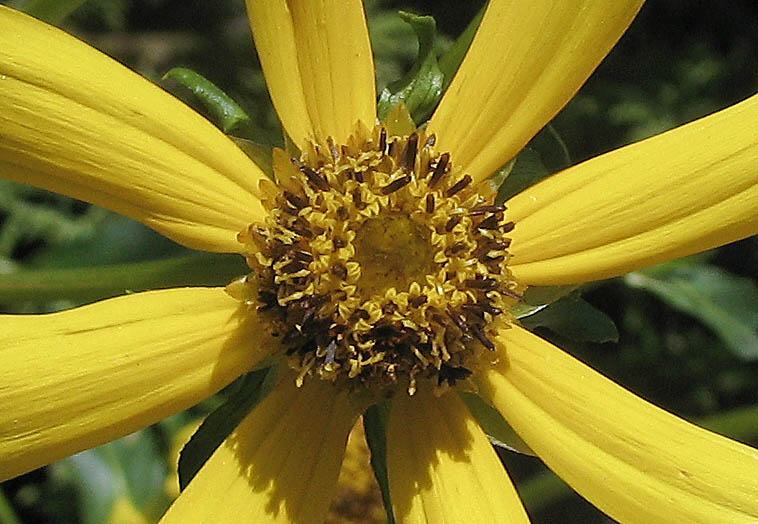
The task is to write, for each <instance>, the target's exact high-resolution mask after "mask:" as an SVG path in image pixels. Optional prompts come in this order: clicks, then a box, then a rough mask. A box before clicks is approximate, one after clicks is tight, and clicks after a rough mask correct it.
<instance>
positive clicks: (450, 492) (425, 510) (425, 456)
mask: <svg viewBox="0 0 758 524" xmlns="http://www.w3.org/2000/svg"><path fill="white" fill-rule="evenodd" d="M387 450H388V457H387V469H388V472H389V480H390V494H391V495H390V496H391V498H392V505H393V508H394V512H395V517H396V518H397V519H398V522H400V523H403V524H426V523H429V524H440V523H450V524H457V523H459V522H466V523H471V524H476V523H481V524H491V523H493V522H502V523H508V524H518V523H519V522H522V523H528V522H529V519H528V518H527V516H526V513H525V512H524V507H523V506H522V505H521V501H520V500H519V498H518V495H517V494H516V491H515V489H514V488H513V484H512V483H511V481H510V479H509V478H508V474H507V473H506V472H505V469H504V468H503V466H502V465H501V464H500V460H499V459H498V457H497V454H496V453H495V451H494V449H493V448H492V445H491V444H490V441H489V439H487V436H486V435H485V434H484V432H483V431H482V430H481V428H480V427H479V425H478V424H477V423H476V421H475V420H474V418H473V417H472V416H471V414H470V413H469V412H468V409H466V406H465V405H464V404H463V402H462V401H461V400H460V399H459V398H458V397H457V396H456V395H455V394H453V393H450V394H446V395H444V396H442V397H440V398H437V397H434V396H433V395H432V394H431V393H429V392H423V391H419V392H418V393H416V395H414V396H413V397H409V396H407V395H405V394H403V395H398V396H397V397H396V398H395V399H394V400H393V402H392V411H391V414H390V423H389V428H388V435H387Z"/></svg>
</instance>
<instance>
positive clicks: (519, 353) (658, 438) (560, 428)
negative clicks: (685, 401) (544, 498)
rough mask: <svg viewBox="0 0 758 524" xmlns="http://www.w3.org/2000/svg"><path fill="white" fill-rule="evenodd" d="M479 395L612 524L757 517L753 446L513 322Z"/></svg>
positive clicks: (708, 522) (708, 523) (703, 523)
mask: <svg viewBox="0 0 758 524" xmlns="http://www.w3.org/2000/svg"><path fill="white" fill-rule="evenodd" d="M498 342H499V344H500V345H501V347H502V349H501V351H502V358H501V361H500V363H499V364H498V365H497V367H496V368H494V369H492V370H491V371H490V372H488V373H487V374H486V376H484V377H482V379H483V380H482V382H483V387H484V389H485V392H486V393H487V394H488V395H489V396H490V397H491V399H492V401H493V403H494V405H495V407H497V409H499V410H500V412H501V413H502V414H503V415H504V416H505V418H506V419H507V420H508V422H509V423H510V424H511V426H513V428H514V429H515V430H516V431H517V432H518V433H519V435H520V436H521V438H523V439H524V441H525V442H526V443H527V444H528V445H529V446H530V447H531V448H532V449H533V450H534V451H535V452H536V453H537V455H538V456H539V457H540V458H541V459H542V460H543V461H544V462H545V463H546V464H547V465H548V466H549V467H550V468H551V469H552V470H553V471H555V472H556V473H557V474H558V475H560V476H561V477H562V478H563V480H565V481H566V482H568V483H569V484H570V485H571V486H572V487H573V488H574V489H576V490H577V491H578V492H579V493H580V494H581V495H582V496H583V497H585V498H586V499H587V500H589V501H590V502H592V503H593V504H594V505H595V506H597V507H598V508H600V509H601V510H603V511H604V512H606V513H607V514H608V515H609V516H611V517H612V518H614V519H616V520H618V521H619V522H623V523H625V524H627V523H630V524H632V523H640V524H656V523H660V524H670V523H672V522H687V523H700V524H713V523H715V522H718V523H724V524H726V523H730V524H737V523H740V524H747V523H751V524H753V523H755V522H758V450H755V449H753V448H750V447H748V446H745V445H742V444H739V443H737V442H734V441H732V440H729V439H727V438H724V437H722V436H719V435H716V434H714V433H711V432H709V431H706V430H704V429H701V428H699V427H697V426H694V425H692V424H690V423H688V422H685V421H684V420H682V419H680V418H678V417H676V416H674V415H671V414H670V413H667V412H666V411H664V410H662V409H660V408H657V407H655V406H653V405H652V404H649V403H647V402H645V401H644V400H642V399H641V398H639V397H637V396H636V395H634V394H632V393H630V392H629V391H627V390H625V389H623V388H622V387H620V386H618V385H617V384H615V383H613V382H612V381H610V380H608V379H606V378H605V377H603V376H602V375H600V374H598V373H596V372H595V371H593V370H592V369H590V368H589V367H587V366H585V365H584V364H582V363H581V362H579V361H577V360H575V359H574V358H573V357H571V356H569V355H568V354H566V353H564V352H563V351H561V350H559V349H558V348H556V347H555V346H553V345H552V344H550V343H548V342H545V341H544V340H542V339H541V338H539V337H537V336H535V335H533V334H531V333H529V332H528V331H526V330H524V329H522V328H518V327H514V328H512V329H510V330H508V331H506V332H504V334H503V336H502V337H501V338H500V340H499V341H498Z"/></svg>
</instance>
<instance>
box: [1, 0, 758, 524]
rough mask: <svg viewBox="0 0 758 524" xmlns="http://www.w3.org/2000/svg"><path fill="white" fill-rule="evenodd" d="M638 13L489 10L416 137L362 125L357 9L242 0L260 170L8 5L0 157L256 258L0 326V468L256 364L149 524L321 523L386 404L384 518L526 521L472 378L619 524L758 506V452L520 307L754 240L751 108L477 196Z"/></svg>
mask: <svg viewBox="0 0 758 524" xmlns="http://www.w3.org/2000/svg"><path fill="white" fill-rule="evenodd" d="M640 4H641V2H640V1H623V2H614V3H608V2H603V1H600V0H583V1H581V2H574V3H568V2H566V3H561V4H560V5H555V3H554V2H547V1H544V2H543V1H538V2H523V1H509V0H492V1H491V2H490V4H489V7H488V9H487V11H486V13H485V16H484V18H483V20H482V23H481V26H480V28H479V31H478V33H477V35H476V37H475V39H474V41H473V42H472V44H471V47H470V49H469V51H468V54H467V55H466V58H465V60H464V61H463V63H462V64H461V67H460V69H459V71H458V73H457V74H456V76H455V78H454V79H453V81H452V83H451V85H450V87H449V89H448V90H447V92H446V94H445V95H444V97H443V98H442V100H441V102H440V105H439V107H438V108H437V109H436V110H435V112H434V114H433V115H432V117H431V119H430V121H429V123H428V125H427V126H426V127H425V128H423V129H419V130H413V129H411V130H408V131H405V130H401V129H399V128H396V127H394V126H393V125H392V124H391V123H382V122H377V119H376V110H375V100H376V96H375V87H374V73H373V63H372V60H371V50H370V45H369V40H368V34H367V30H366V23H365V17H364V13H363V6H362V3H361V2H359V1H356V0H338V1H326V0H307V1H306V0H287V1H285V0H276V1H271V0H248V1H247V7H248V11H249V13H250V16H251V22H252V26H253V33H254V37H255V41H256V46H257V49H258V52H259V54H260V59H261V63H262V66H263V69H264V73H265V74H266V79H267V82H268V85H269V88H270V91H271V96H272V99H273V101H274V105H275V107H276V110H277V113H278V115H279V118H280V119H281V121H282V124H283V126H284V128H285V130H286V132H287V133H288V135H289V136H290V137H291V138H292V140H293V141H294V143H295V144H296V146H297V147H298V148H299V151H300V154H296V155H293V156H290V155H289V154H286V153H284V152H283V151H278V152H276V153H275V157H274V166H275V175H276V182H277V183H276V184H274V183H272V182H270V181H269V180H268V179H267V178H266V176H265V175H264V174H263V172H262V171H261V169H260V168H258V167H257V166H256V165H255V164H253V163H252V162H251V161H250V160H249V159H248V158H247V157H246V156H245V155H244V154H243V153H242V152H241V151H240V150H239V149H237V148H236V146H235V145H234V144H233V143H232V142H231V141H229V140H228V139H227V138H226V137H224V136H223V135H222V134H221V133H220V132H218V131H217V130H215V128H213V127H212V126H211V125H210V124H209V123H208V122H207V121H205V120H204V119H202V118H201V117H200V116H198V115H196V114H195V113H193V112H192V111H191V110H189V109H188V108H186V107H185V106H183V105H182V104H181V103H179V102H178V101H176V100H175V99H173V98H171V97H170V96H168V95H166V94H165V93H163V92H162V91H160V90H159V89H158V88H156V87H155V86H152V85H151V84H149V83H148V82H146V81H144V80H142V79H141V78H139V77H138V76H136V75H134V74H133V73H130V72H128V71H127V70H125V69H124V68H122V67H121V66H119V65H117V64H115V63H114V62H112V61H111V60H109V59H107V58H105V57H104V56H102V55H100V54H99V53H97V52H95V51H93V50H91V49H90V48H88V47H87V46H85V45H83V44H81V43H79V42H78V41H76V40H74V39H73V38H71V37H68V36H66V35H65V34H63V33H61V32H59V31H57V30H54V29H52V28H49V27H46V26H44V25H42V24H40V23H39V22H36V21H33V20H31V19H29V18H27V17H25V16H23V15H20V14H18V13H17V12H15V11H12V10H10V9H7V8H0V173H2V175H3V176H5V177H7V178H10V179H13V180H17V181H23V182H27V183H30V184H34V185H37V186H39V187H43V188H47V189H51V190H54V191H59V192H61V193H65V194H68V195H71V196H75V197H77V198H81V199H84V200H88V201H90V202H95V203H98V204H101V205H104V206H106V207H109V208H110V209H113V210H115V211H118V212H120V213H123V214H125V215H128V216H131V217H133V218H136V219H138V220H140V221H142V222H143V223H145V224H147V225H149V226H151V227H153V228H155V229H156V230H158V231H160V232H161V233H164V234H165V235H167V236H169V237H170V238H172V239H174V240H177V241H179V242H181V243H184V244H186V245H188V246H191V247H195V248H200V249H206V250H209V251H220V252H238V253H241V254H243V255H245V256H246V257H247V259H248V263H249V265H250V267H251V274H250V275H247V276H245V277H243V278H241V279H240V280H238V281H235V282H233V283H231V284H230V285H229V286H228V287H227V289H226V290H221V289H207V288H187V289H175V290H168V291H155V292H148V293H139V294H134V295H130V296H125V297H119V298H116V299H112V300H108V301H104V302H100V303H97V304H94V305H90V306H85V307H82V308H79V309H76V310H72V311H67V312H62V313H57V314H53V315H46V316H44V317H36V316H3V317H0V322H2V326H3V329H2V331H1V332H0V340H2V344H1V345H0V352H2V355H3V362H4V367H3V369H2V370H0V406H1V407H2V409H0V476H1V477H2V478H9V477H12V476H15V475H18V474H21V473H23V472H25V471H29V470H30V469H33V468H35V467H38V466H40V465H43V464H45V463H47V462H49V461H52V460H55V459H57V458H60V457H63V456H65V455H67V454H70V453H73V452H76V451H79V450H81V449H85V448H87V447H91V446H94V445H97V444H99V443H102V442H105V441H107V440H110V439H113V438H116V437H118V436H120V435H124V434H126V433H129V432H131V431H133V430H135V429H137V428H139V427H142V426H145V425H147V424H150V423H152V422H155V421H157V420H159V419H160V418H162V417H165V416H166V415H168V414H170V413H173V412H176V411H179V410H182V409H185V408H186V407H188V406H191V405H192V404H194V403H195V402H197V401H198V400H200V399H202V398H203V397H204V396H207V395H210V394H212V393H214V392H216V391H218V390H219V389H220V388H221V387H223V386H224V385H226V384H228V383H229V382H231V381H232V380H234V379H235V378H236V377H238V376H239V375H241V374H243V373H245V372H247V371H249V370H251V369H253V368H254V367H255V366H256V365H259V364H261V365H262V363H264V362H265V363H270V362H272V361H273V362H277V363H279V362H281V363H282V364H281V367H282V369H283V370H284V371H282V377H281V380H280V381H279V382H278V383H277V386H276V387H275V388H274V390H273V391H272V392H271V393H270V394H269V395H268V396H267V397H266V398H265V399H264V400H263V401H261V403H260V404H259V405H258V406H256V407H255V409H254V410H253V411H252V412H251V413H250V414H249V415H248V416H247V417H246V418H245V419H244V420H243V421H242V422H241V423H240V424H239V426H238V427H237V429H235V430H234V431H233V432H232V433H231V434H230V435H229V436H228V437H227V439H226V441H225V442H224V443H223V444H222V445H221V446H220V447H219V448H218V449H217V450H216V452H215V453H214V454H213V456H212V457H211V458H210V459H209V460H208V462H207V463H206V464H205V465H204V466H203V468H202V469H201V470H200V472H199V473H198V474H197V476H196V477H195V478H194V479H193V481H192V482H191V483H190V485H189V486H188V487H187V488H186V489H185V491H184V492H183V493H182V494H181V496H180V497H179V498H178V499H177V501H176V502H175V503H174V505H173V506H172V507H171V509H170V510H169V511H168V513H167V514H166V516H165V517H164V519H163V521H165V522H187V521H191V522H214V523H217V522H239V521H253V522H320V521H321V520H322V519H323V517H324V515H325V512H326V510H327V508H328V505H329V501H330V498H331V495H332V493H333V489H334V485H335V482H336V478H337V473H338V471H339V466H340V462H341V459H342V454H343V451H344V446H345V442H346V440H347V435H348V433H349V431H350V429H351V428H352V426H353V425H354V423H355V420H356V418H357V417H358V416H360V415H361V413H362V412H363V410H365V409H366V407H367V406H368V405H370V404H372V403H374V402H376V401H377V400H380V399H389V400H390V402H391V410H390V415H389V421H388V429H387V443H388V460H387V461H388V464H387V466H388V475H389V484H390V490H391V498H392V506H393V509H394V513H395V516H396V518H397V519H398V520H399V521H400V522H443V521H451V522H464V521H465V522H483V523H484V522H486V523H489V522H526V521H527V517H526V514H525V512H524V510H523V508H522V506H521V504H520V502H519V500H518V496H517V495H516V492H515V490H514V489H513V487H512V485H511V483H510V480H509V479H508V476H507V474H506V473H505V471H504V470H503V469H502V467H501V466H500V463H499V461H498V460H497V457H496V455H495V454H494V452H493V450H492V448H491V447H490V444H489V441H488V439H487V437H486V435H485V434H484V432H483V431H482V430H481V429H480V428H479V426H478V424H477V423H476V420H475V419H474V418H473V417H472V415H471V414H470V413H469V412H468V410H467V408H466V406H465V404H464V403H463V402H462V401H461V400H460V399H459V397H458V395H457V394H456V393H457V392H458V391H460V390H462V389H463V388H466V389H473V390H475V391H477V392H478V394H480V395H481V396H482V397H483V398H485V399H487V401H489V402H491V404H492V405H493V406H494V407H495V408H496V409H497V410H498V411H500V413H502V415H503V416H504V417H505V419H506V420H507V421H508V422H509V423H510V424H511V425H512V426H513V428H514V429H515V430H516V431H517V432H518V434H519V435H520V436H521V438H523V439H524V441H525V442H526V443H527V444H528V445H529V446H530V447H531V448H532V449H533V450H534V451H535V452H536V454H537V455H539V456H540V457H541V458H542V459H543V460H544V461H545V463H546V464H547V465H548V466H549V467H550V468H552V469H553V470H554V471H555V472H556V473H557V474H558V475H560V476H561V477H563V478H564V479H565V480H566V481H567V482H568V483H569V484H571V485H572V486H573V487H574V488H575V489H576V490H577V491H578V492H579V493H581V494H582V495H583V496H585V497H586V498H587V499H588V500H590V501H591V502H592V503H594V504H595V505H597V506H598V507H599V508H600V509H602V510H603V511H605V512H606V513H608V514H609V515H610V516H612V517H613V518H615V519H617V520H619V521H621V522H645V523H647V522H671V521H672V520H676V521H682V522H751V521H755V519H756V518H758V499H756V496H755V493H757V492H758V451H756V450H754V449H752V448H750V447H747V446H744V445H742V444H739V443H736V442H733V441H731V440H729V439H726V438H724V437H720V436H718V435H715V434H713V433H710V432H707V431H705V430H702V429H700V428H697V427H696V426H693V425H691V424H688V423H687V422H684V421H682V420H681V419H679V418H677V417H675V416H673V415H671V414H668V413H666V412H665V411H663V410H660V409H658V408H656V407H654V406H652V405H650V404H648V403H646V402H645V401H643V400H641V399H639V398H638V397H636V396H634V395H633V394H631V393H629V392H627V391H625V390H624V389H622V388H621V387H619V386H617V385H615V384H614V383H612V382H610V381H609V380H607V379H605V378H603V377H602V376H601V375H599V374H597V373H596V372H594V371H593V370H591V369H590V368H588V367H587V366H585V365H583V364H581V363H580V362H578V361H576V360H575V359H573V358H572V357H570V356H568V355H567V354H565V353H563V352H562V351H560V350H559V349H557V348H556V347H554V346H553V345H551V344H550V343H548V342H546V341H544V340H542V339H540V338H539V337H537V336H535V335H533V334H531V333H529V332H528V331H526V330H525V329H523V328H521V327H519V326H518V324H517V323H516V322H515V321H514V320H513V319H512V318H511V317H510V316H509V314H508V310H509V308H510V307H511V305H512V304H513V303H514V302H516V301H518V300H519V299H520V297H521V293H522V292H523V290H524V289H525V288H526V287H528V286H535V285H546V284H575V283H581V282H585V281H589V280H593V279H601V278H606V277H610V276H614V275H619V274H622V273H624V272H626V271H630V270H632V269H636V268H640V267H644V266H646V265H649V264H653V263H655V262H658V261H662V260H665V259H668V258H672V257H676V256H681V255H685V254H689V253H693V252H696V251H700V250H704V249H708V248H710V247H714V246H717V245H720V244H723V243H726V242H730V241H733V240H737V239H740V238H744V237H746V236H749V235H752V234H754V233H755V232H756V230H758V216H757V215H756V213H755V208H756V203H758V184H756V182H757V179H758V175H757V174H756V173H758V170H756V169H755V166H756V159H757V158H758V135H757V134H756V133H755V132H754V130H753V129H752V128H751V127H750V126H748V125H745V124H744V123H745V122H750V121H752V120H753V119H754V118H755V117H756V116H758V99H755V98H751V99H748V100H746V101H745V102H742V103H741V104H738V105H736V106H734V107H732V108H730V109H727V110H725V111H722V112H720V113H716V114H714V115H711V116H709V117H706V118H704V119H701V120H699V121H697V122H694V123H692V124H688V125H686V126H683V127H681V128H679V129H677V130H674V131H671V132H669V133H665V134H662V135H659V136H657V137H653V138H651V139H648V140H646V141H643V142H640V143H638V144H634V145H631V146H628V147H626V148H623V149H620V150H617V151H615V152H612V153H609V154H606V155H603V156H601V157H598V158H596V159H593V160H590V161H588V162H585V163H583V164H580V165H578V166H575V167H572V168H570V169H568V170H565V171H563V172H561V173H559V174H557V175H554V176H553V177H551V178H550V179H548V180H546V181H544V182H543V183H540V184H538V185H536V186H534V187H531V188H529V189H527V190H525V191H523V192H522V193H520V194H519V195H517V196H515V197H513V198H512V199H510V200H509V201H507V202H506V203H505V204H504V205H500V204H498V203H496V202H495V201H494V195H493V192H492V189H491V187H490V184H489V182H488V180H487V177H488V176H489V175H490V174H491V173H492V172H494V171H495V170H496V169H498V168H499V167H500V166H502V165H503V164H505V163H506V162H508V161H509V160H510V159H512V158H513V157H514V155H515V154H516V153H518V151H519V150H520V149H521V148H522V147H523V146H524V145H525V144H526V142H527V141H528V140H529V139H530V138H531V137H532V136H533V135H534V134H535V133H536V132H537V131H538V130H539V129H540V128H542V127H543V126H544V125H545V124H546V123H547V121H548V120H549V119H550V118H552V117H553V116H554V115H555V113H556V112H557V111H558V110H559V109H560V108H561V107H562V106H563V105H564V104H565V103H566V102H567V101H568V99H569V98H570V97H571V96H572V95H573V94H574V93H575V92H576V90H577V89H578V88H579V86H580V85H581V84H582V83H583V82H584V80H585V79H586V78H587V76H588V75H589V74H590V73H591V72H592V70H593V69H594V68H595V67H596V66H597V64H598V63H599V61H600V60H601V59H602V58H603V56H604V55H605V54H606V53H607V52H608V51H609V50H610V48H611V47H612V45H613V44H614V43H615V42H616V40H617V39H618V38H619V37H620V35H621V34H622V32H623V31H624V30H625V29H626V27H627V26H628V24H629V23H630V22H631V20H632V18H633V17H634V15H635V14H636V12H637V10H638V9H639V7H640ZM492 49H497V50H498V56H497V57H496V58H493V56H492ZM51 55H52V56H51ZM93 95H96V96H93ZM725 180H728V183H727V182H725ZM268 357H278V359H277V358H274V359H273V360H272V359H269V358H268Z"/></svg>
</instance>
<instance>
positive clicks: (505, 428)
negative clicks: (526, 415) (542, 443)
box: [459, 392, 534, 456]
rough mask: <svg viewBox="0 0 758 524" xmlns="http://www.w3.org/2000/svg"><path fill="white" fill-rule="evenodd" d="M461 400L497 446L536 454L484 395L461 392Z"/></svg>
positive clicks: (517, 451) (527, 453)
mask: <svg viewBox="0 0 758 524" xmlns="http://www.w3.org/2000/svg"><path fill="white" fill-rule="evenodd" d="M459 396H460V397H461V400H463V402H464V403H465V404H466V407H468V410H469V411H470V412H471V414H472V415H473V416H474V418H475V419H476V421H477V422H478V423H479V425H480V426H481V427H482V429H483V430H484V432H485V433H486V434H487V436H488V437H489V439H490V442H492V444H494V445H495V446H498V447H501V448H505V449H508V450H510V451H515V452H516V453H522V454H524V455H532V456H534V451H532V450H531V449H530V448H529V446H527V444H526V442H524V441H523V440H521V437H519V436H518V435H517V434H516V432H515V431H514V430H513V428H512V427H511V426H510V424H508V422H506V421H505V419H504V418H503V416H502V415H501V414H500V412H499V411H497V410H496V409H495V408H493V407H492V406H491V405H490V404H488V403H487V402H486V401H485V400H484V399H483V398H482V397H480V396H479V395H476V394H474V393H467V392H461V393H459Z"/></svg>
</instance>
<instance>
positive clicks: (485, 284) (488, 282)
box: [463, 278, 497, 290]
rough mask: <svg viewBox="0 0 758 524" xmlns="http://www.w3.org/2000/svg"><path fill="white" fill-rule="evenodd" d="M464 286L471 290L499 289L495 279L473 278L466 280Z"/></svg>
mask: <svg viewBox="0 0 758 524" xmlns="http://www.w3.org/2000/svg"><path fill="white" fill-rule="evenodd" d="M463 284H464V285H465V286H466V287H469V288H471V289H485V290H490V289H495V288H496V287H497V280H495V279H494V278H476V279H474V278H472V279H468V280H464V281H463Z"/></svg>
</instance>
